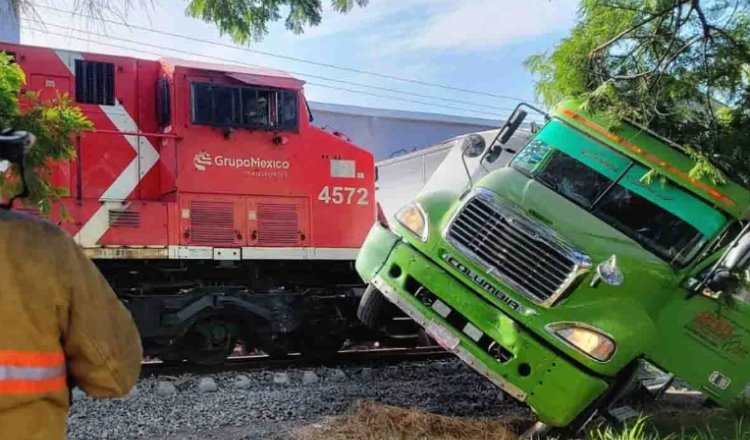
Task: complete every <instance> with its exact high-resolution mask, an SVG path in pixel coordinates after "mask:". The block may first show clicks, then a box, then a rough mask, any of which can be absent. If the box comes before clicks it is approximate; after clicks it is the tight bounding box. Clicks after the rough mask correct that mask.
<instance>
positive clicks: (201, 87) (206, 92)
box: [193, 83, 214, 125]
mask: <svg viewBox="0 0 750 440" xmlns="http://www.w3.org/2000/svg"><path fill="white" fill-rule="evenodd" d="M212 96H213V95H212V94H211V84H201V83H194V84H193V124H209V125H210V124H212V123H213V122H214V121H213V113H214V104H213V97H212Z"/></svg>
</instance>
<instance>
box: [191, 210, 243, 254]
mask: <svg viewBox="0 0 750 440" xmlns="http://www.w3.org/2000/svg"><path fill="white" fill-rule="evenodd" d="M234 238H235V232H234V203H232V202H204V201H192V202H191V203H190V239H191V241H192V242H193V243H196V244H205V245H217V244H224V245H233V244H234Z"/></svg>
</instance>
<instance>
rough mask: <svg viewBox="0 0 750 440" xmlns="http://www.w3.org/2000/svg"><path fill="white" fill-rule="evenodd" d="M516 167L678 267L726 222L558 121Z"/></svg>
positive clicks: (521, 155)
mask: <svg viewBox="0 0 750 440" xmlns="http://www.w3.org/2000/svg"><path fill="white" fill-rule="evenodd" d="M512 166H513V167H514V168H516V169H518V170H520V171H522V172H524V173H526V174H528V175H529V176H530V177H532V178H534V179H535V180H536V181H538V182H540V183H542V184H543V185H545V186H547V187H548V188H550V189H552V190H553V191H555V192H557V193H558V194H560V195H562V196H564V197H566V198H568V199H569V200H571V201H573V202H574V203H576V204H578V205H579V206H581V207H582V208H585V209H587V210H589V211H590V212H591V213H592V214H594V215H596V216H597V217H599V218H601V219H602V220H604V221H605V222H607V223H608V224H609V225H611V226H612V227H614V228H616V229H618V230H620V231H621V232H622V233H624V234H625V235H627V236H629V237H631V238H632V239H633V240H635V241H636V242H638V243H639V244H640V245H641V246H643V247H644V248H646V249H648V250H650V251H651V252H653V253H655V254H656V255H658V256H659V257H661V258H662V259H664V260H667V261H670V262H673V263H675V264H677V265H678V266H684V265H686V264H687V263H688V262H689V261H690V260H692V259H693V257H694V256H695V255H696V254H697V253H698V252H699V251H700V249H701V248H702V247H703V246H704V245H705V244H706V242H707V241H708V240H709V239H711V238H712V237H713V236H715V235H716V234H717V233H718V232H719V230H720V229H721V227H722V226H723V225H724V223H725V222H726V219H725V217H724V216H723V215H722V214H721V213H720V212H719V211H717V210H715V209H714V208H712V207H711V206H709V205H708V204H706V203H704V202H703V201H702V200H700V199H699V198H697V197H696V196H694V195H692V194H691V193H689V192H687V191H684V190H682V189H681V188H679V187H677V185H675V184H673V183H670V182H668V181H664V182H653V183H651V184H647V183H645V182H644V178H643V177H644V175H645V174H646V173H648V169H647V168H646V167H644V166H641V165H640V164H637V163H635V162H634V161H632V160H631V159H629V158H627V157H626V156H624V155H622V154H620V153H618V152H616V151H614V150H612V149H610V148H608V147H606V146H605V145H603V144H600V143H598V142H596V141H594V140H593V139H591V138H588V137H586V136H584V135H583V134H581V133H578V132H577V131H576V130H574V129H572V128H570V127H568V126H566V125H565V124H564V123H562V122H559V121H552V122H550V123H549V124H547V126H546V127H545V128H544V129H543V130H542V131H541V132H539V134H538V135H537V136H536V137H535V138H534V139H533V140H532V141H531V142H529V143H528V144H527V145H526V147H524V149H523V150H522V151H521V152H519V153H518V155H517V156H516V158H515V159H514V160H513V163H512Z"/></svg>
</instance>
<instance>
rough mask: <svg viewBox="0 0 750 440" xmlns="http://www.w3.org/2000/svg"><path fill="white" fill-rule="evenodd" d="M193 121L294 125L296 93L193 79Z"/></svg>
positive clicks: (266, 126)
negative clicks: (217, 83) (194, 80)
mask: <svg viewBox="0 0 750 440" xmlns="http://www.w3.org/2000/svg"><path fill="white" fill-rule="evenodd" d="M191 113H192V121H193V124H199V125H211V126H217V127H245V128H256V129H261V130H263V129H265V130H289V131H294V130H296V129H297V113H298V112H297V94H296V93H295V92H294V91H289V90H278V89H268V88H262V87H236V86H224V85H216V84H210V83H198V82H195V83H192V108H191Z"/></svg>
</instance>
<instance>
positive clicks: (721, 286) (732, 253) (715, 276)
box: [701, 228, 750, 297]
mask: <svg viewBox="0 0 750 440" xmlns="http://www.w3.org/2000/svg"><path fill="white" fill-rule="evenodd" d="M746 229H747V228H745V229H743V232H744V234H742V235H740V236H739V237H737V238H736V239H735V240H734V241H733V242H732V244H731V245H730V246H729V249H727V251H726V252H725V253H724V255H722V257H721V258H720V259H719V262H718V263H717V264H716V266H715V267H714V268H713V269H712V270H711V271H710V272H709V273H708V274H706V275H705V278H704V279H703V283H702V286H703V287H705V289H701V290H703V294H704V295H708V296H711V297H718V296H719V295H720V294H721V293H722V292H724V291H726V290H727V289H730V288H731V287H732V282H733V280H734V279H736V278H737V275H738V272H739V271H741V270H746V269H747V267H748V261H749V260H750V233H748V232H747V231H746Z"/></svg>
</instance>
